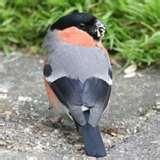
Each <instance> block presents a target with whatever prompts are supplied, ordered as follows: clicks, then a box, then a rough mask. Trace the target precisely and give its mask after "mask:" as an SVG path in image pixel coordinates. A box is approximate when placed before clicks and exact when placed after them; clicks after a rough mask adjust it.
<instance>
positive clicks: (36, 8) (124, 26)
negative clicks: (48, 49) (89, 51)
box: [0, 0, 160, 66]
mask: <svg viewBox="0 0 160 160" xmlns="http://www.w3.org/2000/svg"><path fill="white" fill-rule="evenodd" d="M74 10H78V11H80V12H82V11H86V12H90V13H93V14H94V15H96V16H97V17H98V18H99V19H101V20H102V21H103V22H104V23H105V24H106V25H107V26H108V32H107V33H106V35H105V38H104V44H105V47H107V48H108V49H109V51H110V53H111V55H114V56H115V57H117V58H118V59H119V58H120V59H121V60H123V62H124V63H125V64H130V63H136V64H138V65H139V66H141V65H144V64H147V65H150V64H153V63H156V62H157V61H159V60H160V0H99V1H98V0H0V50H2V51H4V52H5V53H6V54H7V53H9V52H11V51H12V50H17V49H18V50H19V49H23V50H25V51H26V52H27V53H32V54H41V53H43V51H42V49H41V48H42V47H41V44H42V40H43V37H44V35H45V33H46V30H47V28H48V26H49V25H51V24H52V23H53V22H55V20H57V19H58V18H59V17H61V16H63V15H66V14H68V13H70V12H72V11H74Z"/></svg>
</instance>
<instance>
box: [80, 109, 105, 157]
mask: <svg viewBox="0 0 160 160" xmlns="http://www.w3.org/2000/svg"><path fill="white" fill-rule="evenodd" d="M84 114H85V117H86V119H87V120H88V117H89V111H86V112H84ZM79 128H80V132H81V134H82V137H83V140H84V145H85V151H86V154H87V155H88V156H92V157H104V156H106V149H105V146H104V143H103V140H102V136H101V134H100V130H99V127H92V126H91V125H90V124H88V123H87V124H86V125H85V126H80V127H79Z"/></svg>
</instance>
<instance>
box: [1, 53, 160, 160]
mask: <svg viewBox="0 0 160 160" xmlns="http://www.w3.org/2000/svg"><path fill="white" fill-rule="evenodd" d="M42 65H43V58H42V57H38V56H35V57H33V56H30V57H29V56H22V55H21V54H16V55H12V56H11V57H10V58H6V57H4V56H3V55H2V54H0V160H87V159H88V158H87V157H86V156H85V154H84V152H83V144H82V140H81V137H79V135H78V133H77V132H76V130H75V128H74V127H73V125H68V124H57V125H53V124H52V123H51V122H50V121H49V120H47V119H46V116H47V115H49V113H48V101H47V97H46V94H45V91H44V85H43V78H42ZM123 76H124V75H123V74H116V71H115V74H114V85H113V91H112V96H111V101H110V103H109V107H108V109H107V110H106V112H105V113H104V115H103V118H102V120H101V128H102V135H103V138H104V142H105V144H106V147H109V150H108V156H107V157H106V158H104V159H107V160H159V159H160V134H159V133H160V67H159V68H158V66H157V68H155V67H152V68H149V69H146V70H142V71H139V72H138V73H137V75H136V76H135V77H133V78H129V79H126V78H124V77H123Z"/></svg>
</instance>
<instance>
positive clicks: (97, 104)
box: [43, 12, 112, 158]
mask: <svg viewBox="0 0 160 160" xmlns="http://www.w3.org/2000/svg"><path fill="white" fill-rule="evenodd" d="M106 29H107V28H106V26H105V25H104V24H103V23H102V22H101V21H100V20H99V19H98V18H96V16H94V15H92V14H90V13H87V12H73V13H70V14H68V15H65V16H63V17H61V18H59V19H58V20H57V21H56V22H55V23H54V24H52V25H51V26H50V27H49V29H48V31H47V33H46V36H45V38H44V42H43V47H44V48H45V49H46V52H47V57H46V59H45V63H44V67H43V75H44V82H45V86H46V90H47V95H48V99H49V104H50V106H52V108H53V111H54V112H56V113H58V114H61V113H64V112H65V113H66V114H67V115H69V116H70V117H71V118H72V120H73V121H74V123H75V126H76V128H77V130H78V131H79V133H80V135H81V136H82V139H83V142H84V150H85V153H86V155H87V156H90V157H96V158H99V157H105V156H106V154H107V153H106V148H105V145H104V142H103V139H102V135H101V131H100V128H99V121H100V119H101V117H102V114H103V112H104V110H105V108H106V107H107V105H108V101H109V98H110V94H111V86H112V66H111V63H110V59H109V56H108V52H107V50H106V49H105V47H104V46H103V44H102V40H103V37H104V34H105V31H106Z"/></svg>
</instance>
